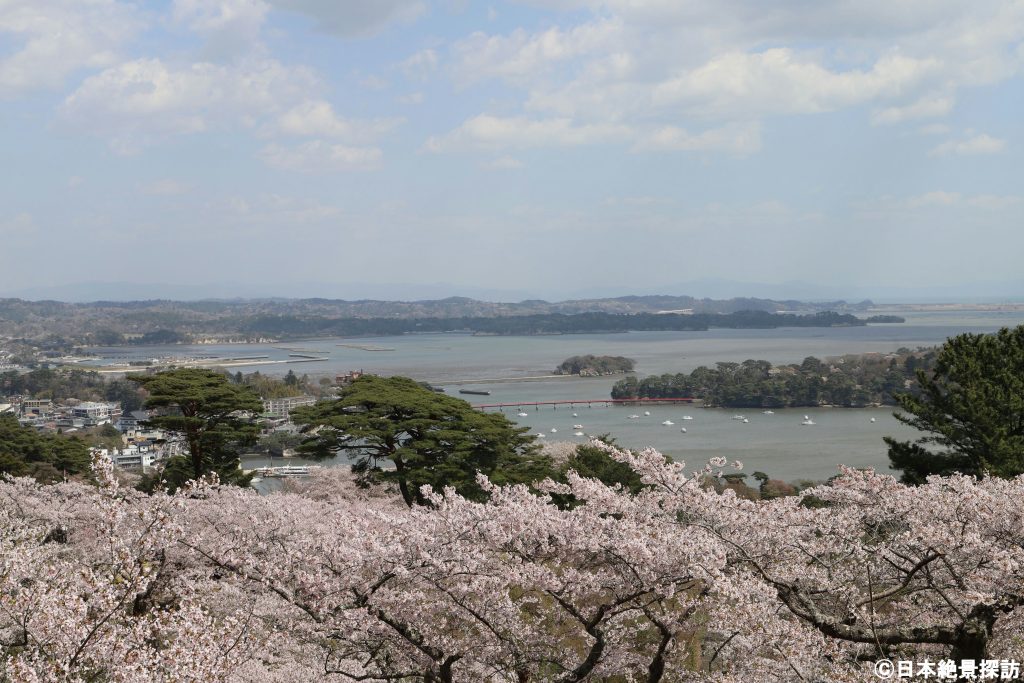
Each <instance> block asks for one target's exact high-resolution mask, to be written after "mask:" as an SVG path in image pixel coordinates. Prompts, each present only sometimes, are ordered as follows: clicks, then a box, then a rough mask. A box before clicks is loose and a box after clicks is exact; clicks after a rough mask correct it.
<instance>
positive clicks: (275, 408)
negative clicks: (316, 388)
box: [263, 395, 316, 419]
mask: <svg viewBox="0 0 1024 683" xmlns="http://www.w3.org/2000/svg"><path fill="white" fill-rule="evenodd" d="M314 403H316V397H315V396H309V395H303V396H288V397H286V398H267V399H264V400H263V417H266V418H270V419H282V418H283V419H287V418H288V415H289V414H290V413H291V411H292V410H294V409H295V408H298V407H300V406H311V405H313V404H314Z"/></svg>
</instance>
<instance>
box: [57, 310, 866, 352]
mask: <svg viewBox="0 0 1024 683" xmlns="http://www.w3.org/2000/svg"><path fill="white" fill-rule="evenodd" d="M167 324H168V325H173V327H162V328H159V329H157V330H154V331H150V332H144V333H142V334H139V332H138V331H137V329H133V328H132V327H127V328H126V327H124V326H116V325H114V324H112V325H111V326H110V327H107V328H103V329H100V330H96V331H93V332H89V333H82V332H72V331H68V332H66V334H67V336H66V337H60V339H62V340H64V342H66V343H67V342H70V343H75V344H100V345H116V344H124V343H139V344H173V343H188V342H194V341H201V340H207V341H212V340H217V339H228V338H230V339H236V340H238V339H242V340H268V339H277V340H280V339H300V338H309V337H332V336H338V337H360V336H364V337H380V336H387V335H401V334H425V333H441V332H461V333H469V334H477V335H495V336H507V335H547V334H600V333H614V332H630V331H637V332H642V331H675V330H690V331H701V330H707V329H710V328H712V327H723V328H737V329H740V328H748V329H749V328H763V329H770V328H776V327H850V326H858V325H865V324H866V323H865V322H864V321H863V320H861V319H859V318H857V317H855V316H853V315H850V314H840V313H835V312H831V311H829V312H823V313H815V314H810V315H795V314H792V313H766V312H763V311H740V312H738V313H726V314H712V313H700V314H695V315H681V314H676V313H669V314H654V313H635V314H622V313H579V314H576V315H565V314H562V313H548V314H537V315H522V316H500V317H459V318H328V317H325V316H297V315H276V316H274V315H258V316H251V317H233V318H228V319H220V320H212V321H204V322H202V323H188V322H186V321H181V320H178V321H174V322H168V323H167ZM54 334H55V332H51V333H50V335H51V336H50V337H47V339H51V341H52V335H54Z"/></svg>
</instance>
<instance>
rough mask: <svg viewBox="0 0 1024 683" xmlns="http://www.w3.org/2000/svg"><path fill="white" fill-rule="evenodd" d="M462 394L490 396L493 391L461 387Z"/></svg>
mask: <svg viewBox="0 0 1024 683" xmlns="http://www.w3.org/2000/svg"><path fill="white" fill-rule="evenodd" d="M459 393H460V394H472V395H473V396H490V395H491V392H489V391H481V390H480V389H459Z"/></svg>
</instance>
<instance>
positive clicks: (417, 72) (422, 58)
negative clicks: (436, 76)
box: [399, 48, 438, 81]
mask: <svg viewBox="0 0 1024 683" xmlns="http://www.w3.org/2000/svg"><path fill="white" fill-rule="evenodd" d="M437 63H438V57H437V52H436V51H435V50H431V49H429V48H428V49H425V50H420V51H419V52H417V53H416V54H414V55H412V56H411V57H409V58H408V59H406V60H405V61H403V62H402V63H401V64H400V65H399V66H401V68H402V71H404V72H405V76H406V78H409V79H411V80H417V81H425V80H426V79H427V78H429V77H430V74H432V73H433V72H434V71H436V70H437Z"/></svg>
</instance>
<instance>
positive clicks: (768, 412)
mask: <svg viewBox="0 0 1024 683" xmlns="http://www.w3.org/2000/svg"><path fill="white" fill-rule="evenodd" d="M761 414H762V415H774V414H775V411H774V410H762V411H761Z"/></svg>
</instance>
